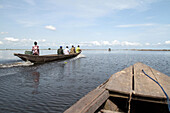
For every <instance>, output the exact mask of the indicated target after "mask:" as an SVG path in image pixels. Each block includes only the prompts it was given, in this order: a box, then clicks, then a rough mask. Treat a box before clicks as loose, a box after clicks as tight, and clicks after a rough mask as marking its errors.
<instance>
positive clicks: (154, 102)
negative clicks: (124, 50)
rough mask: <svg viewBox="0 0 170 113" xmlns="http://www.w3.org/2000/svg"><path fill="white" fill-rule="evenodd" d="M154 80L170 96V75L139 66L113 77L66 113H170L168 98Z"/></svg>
mask: <svg viewBox="0 0 170 113" xmlns="http://www.w3.org/2000/svg"><path fill="white" fill-rule="evenodd" d="M142 70H144V71H142ZM144 72H145V73H144ZM146 73H147V74H148V75H149V77H150V78H149V77H148V76H146V75H145V74H146ZM151 78H152V79H151ZM153 79H154V80H155V81H157V82H158V83H160V84H161V86H162V87H163V89H164V90H165V92H166V94H167V96H170V77H169V76H167V75H165V74H163V73H161V72H159V71H157V70H155V69H153V68H151V67H149V66H147V65H145V64H143V63H136V64H134V65H132V66H130V67H128V68H126V69H124V70H122V71H120V72H117V73H115V74H113V75H112V76H111V77H110V78H109V79H108V80H107V81H106V82H105V83H103V84H101V85H100V86H98V87H97V88H96V89H94V90H93V91H91V92H89V93H88V94H87V95H85V96H84V97H83V98H81V99H80V100H79V101H78V102H76V103H75V104H74V105H72V106H71V107H70V108H68V109H67V110H66V111H65V112H64V113H169V109H168V103H169V102H168V101H167V96H166V95H165V93H164V92H163V91H162V89H161V88H160V86H159V85H158V84H157V83H156V82H155V81H153ZM169 107H170V106H169Z"/></svg>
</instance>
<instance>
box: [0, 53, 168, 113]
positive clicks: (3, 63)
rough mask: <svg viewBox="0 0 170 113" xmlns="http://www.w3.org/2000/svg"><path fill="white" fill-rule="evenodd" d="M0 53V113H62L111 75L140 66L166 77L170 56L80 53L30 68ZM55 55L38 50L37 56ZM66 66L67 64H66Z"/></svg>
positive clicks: (159, 54) (29, 64)
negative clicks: (150, 68)
mask: <svg viewBox="0 0 170 113" xmlns="http://www.w3.org/2000/svg"><path fill="white" fill-rule="evenodd" d="M14 52H15V53H24V51H23V50H16V51H13V50H0V112H1V113H14V112H17V113H30V112H31V113H38V112H41V113H47V112H50V113H62V112H63V111H65V110H66V109H67V108H69V107H70V106H71V105H72V104H74V103H75V102H76V101H77V100H79V99H80V98H81V97H83V96H84V95H86V94H87V93H88V92H89V91H91V90H93V89H94V88H96V87H97V86H98V85H100V84H101V83H103V82H104V81H106V80H107V79H108V78H109V77H110V76H111V75H112V74H114V73H116V72H118V71H120V70H122V69H124V68H126V67H128V66H130V65H133V64H134V63H136V62H142V63H144V64H146V65H149V66H151V67H152V68H154V69H156V70H158V71H160V72H162V73H164V74H166V75H169V76H170V68H169V67H170V52H168V51H167V52H166V51H111V52H108V51H83V52H82V54H81V55H79V56H78V57H76V58H74V59H70V60H66V61H61V62H50V63H45V64H41V65H33V64H32V63H29V62H26V63H25V62H22V61H21V60H20V59H19V58H18V57H15V56H13V53H14ZM47 53H48V54H51V53H56V51H54V50H42V51H41V54H47ZM66 62H67V63H66Z"/></svg>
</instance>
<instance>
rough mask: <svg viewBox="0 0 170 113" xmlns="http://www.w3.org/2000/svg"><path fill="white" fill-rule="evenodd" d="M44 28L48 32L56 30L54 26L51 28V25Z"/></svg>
mask: <svg viewBox="0 0 170 113" xmlns="http://www.w3.org/2000/svg"><path fill="white" fill-rule="evenodd" d="M45 28H46V29H49V30H53V31H55V30H56V28H55V27H54V26H52V25H48V26H45Z"/></svg>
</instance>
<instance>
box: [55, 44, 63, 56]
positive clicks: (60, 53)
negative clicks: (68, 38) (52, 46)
mask: <svg viewBox="0 0 170 113" xmlns="http://www.w3.org/2000/svg"><path fill="white" fill-rule="evenodd" d="M57 54H58V55H63V54H64V53H63V49H62V46H60V48H59V49H58V50H57Z"/></svg>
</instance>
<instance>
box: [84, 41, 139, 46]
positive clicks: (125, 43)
mask: <svg viewBox="0 0 170 113" xmlns="http://www.w3.org/2000/svg"><path fill="white" fill-rule="evenodd" d="M81 45H83V46H142V44H141V43H138V42H128V41H122V42H120V41H118V40H114V41H92V42H81Z"/></svg>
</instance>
